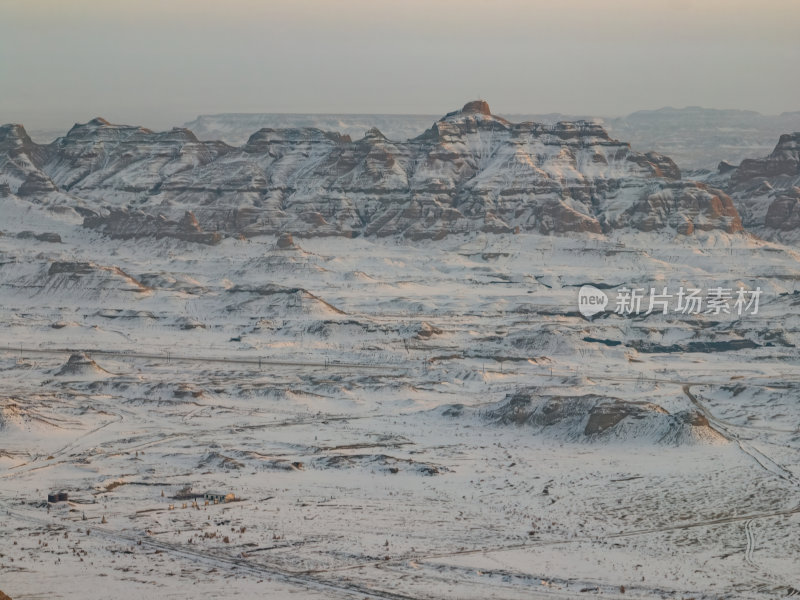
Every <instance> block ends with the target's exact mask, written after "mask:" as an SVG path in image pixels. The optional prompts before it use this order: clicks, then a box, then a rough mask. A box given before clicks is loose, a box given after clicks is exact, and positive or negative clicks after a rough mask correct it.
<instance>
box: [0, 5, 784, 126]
mask: <svg viewBox="0 0 800 600" xmlns="http://www.w3.org/2000/svg"><path fill="white" fill-rule="evenodd" d="M799 24H800V2H798V0H759V1H754V0H750V1H747V2H745V1H740V0H658V1H651V0H602V1H601V0H493V1H490V0H458V1H456V0H395V1H391V2H390V1H384V0H338V1H337V0H263V1H256V0H224V1H223V0H218V1H215V2H205V1H200V0H135V1H125V0H69V1H66V0H0V123H7V122H22V123H24V124H25V125H26V126H27V127H28V128H29V129H37V128H49V127H62V126H68V125H71V124H72V123H73V122H78V121H80V122H85V121H87V120H89V119H90V118H92V117H94V116H97V115H102V116H104V117H106V118H108V119H109V120H112V121H117V122H126V123H136V124H143V125H147V126H150V127H154V128H165V127H169V126H171V125H180V124H182V123H184V122H185V121H188V120H190V119H192V118H194V117H195V116H196V115H197V114H200V113H214V112H328V113H330V112H349V113H425V114H443V113H445V112H447V111H449V110H453V109H455V108H459V107H460V106H461V105H462V104H464V102H466V101H468V100H470V99H474V98H477V97H481V98H485V99H486V100H488V101H489V103H490V105H491V107H492V110H493V112H495V113H499V114H503V113H506V114H507V113H543V112H564V113H573V114H574V113H582V114H598V115H608V116H613V115H621V114H627V113H629V112H632V111H634V110H638V109H644V108H659V107H661V106H667V105H670V106H677V107H682V106H686V105H700V106H706V107H714V108H747V109H753V110H758V111H760V112H763V113H770V114H774V113H779V112H783V111H788V110H800V35H798V33H797V27H798V25H799Z"/></svg>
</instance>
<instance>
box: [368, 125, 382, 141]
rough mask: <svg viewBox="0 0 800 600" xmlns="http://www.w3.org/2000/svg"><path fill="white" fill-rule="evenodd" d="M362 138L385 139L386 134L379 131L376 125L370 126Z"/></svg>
mask: <svg viewBox="0 0 800 600" xmlns="http://www.w3.org/2000/svg"><path fill="white" fill-rule="evenodd" d="M364 139H367V140H385V139H386V136H385V135H383V133H381V130H380V129H378V128H377V127H371V128H370V129H369V130H368V131H367V132H366V133H365V134H364Z"/></svg>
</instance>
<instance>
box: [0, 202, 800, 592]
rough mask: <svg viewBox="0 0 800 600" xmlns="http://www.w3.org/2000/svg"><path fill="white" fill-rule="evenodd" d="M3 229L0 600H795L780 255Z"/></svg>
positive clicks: (63, 220) (746, 240)
mask: <svg viewBox="0 0 800 600" xmlns="http://www.w3.org/2000/svg"><path fill="white" fill-rule="evenodd" d="M0 217H2V218H1V219H0V223H1V225H0V230H2V231H3V232H5V234H6V235H3V236H0V346H2V347H3V349H2V351H0V373H2V383H3V386H2V391H0V589H2V590H3V591H4V592H5V593H7V594H8V595H10V596H11V597H12V598H14V599H15V600H19V599H20V598H44V597H47V598H85V599H91V598H104V599H105V598H109V597H110V598H134V597H140V596H141V594H143V593H145V594H150V595H151V596H152V597H156V598H187V597H190V596H191V597H196V596H207V597H216V598H219V597H244V598H251V597H269V598H359V599H360V598H462V599H463V598H474V599H476V600H477V599H488V598H497V599H500V598H502V599H511V598H576V597H596V596H602V597H612V598H614V597H624V598H630V597H634V598H696V599H700V598H708V599H711V598H773V597H782V596H787V595H791V594H797V593H800V592H798V590H800V573H799V572H798V569H797V564H798V562H800V538H799V537H798V535H797V532H798V525H800V504H798V497H799V496H798V492H800V429H799V427H800V403H798V401H797V400H798V396H799V395H800V381H798V379H799V378H800V370H799V369H798V358H800V352H798V350H797V346H798V344H800V333H799V332H800V314H799V313H800V311H798V305H800V291H798V289H797V285H798V284H797V281H798V276H799V275H800V256H798V253H797V251H795V250H792V249H791V248H788V247H785V246H781V245H777V244H769V243H765V242H760V241H757V240H754V239H752V238H750V237H747V236H745V235H728V234H724V233H720V232H711V233H702V232H700V233H698V234H696V236H694V237H686V236H679V237H678V238H673V237H671V236H667V235H664V234H644V233H641V234H636V233H630V232H627V233H625V234H624V236H623V237H618V238H615V237H610V238H607V237H602V236H592V235H589V234H582V235H580V236H575V237H548V236H540V235H535V234H520V235H490V234H477V233H476V234H471V235H461V236H458V235H453V236H449V237H447V238H445V239H444V240H440V241H435V242H434V241H423V242H414V243H412V242H408V241H397V240H394V239H393V238H391V239H383V240H374V239H363V238H358V239H340V238H314V239H303V240H296V241H295V246H294V247H291V248H288V249H280V248H278V246H277V245H276V239H275V238H273V237H266V236H265V237H258V238H255V239H252V240H250V241H238V240H235V239H226V240H224V241H223V242H222V243H221V244H219V245H217V246H204V245H199V244H190V243H185V242H180V241H177V240H171V239H162V240H157V241H152V240H138V241H120V240H109V239H107V238H104V237H102V236H100V235H99V234H97V233H95V232H92V231H89V230H85V229H82V228H81V227H80V226H79V223H78V222H75V221H74V220H73V218H72V217H67V216H58V215H54V214H53V213H50V212H46V211H44V209H39V208H37V207H36V206H35V205H33V204H27V203H17V204H14V203H12V202H10V201H8V202H5V203H4V204H3V205H2V208H1V209H0ZM24 230H30V231H33V232H34V233H36V234H39V233H45V232H50V233H57V234H59V235H60V236H61V239H62V243H48V242H43V241H39V240H37V239H36V238H34V237H30V236H28V237H23V238H18V237H17V236H16V232H19V231H24ZM621 235H622V234H621ZM584 284H593V285H596V286H598V287H606V286H608V287H610V288H612V289H611V290H610V292H611V293H612V294H613V292H614V290H618V289H619V288H620V287H621V286H627V287H634V286H635V287H644V288H647V287H650V286H658V287H664V286H669V287H670V288H677V287H678V286H680V285H685V286H691V287H702V288H710V287H714V286H719V285H721V286H724V287H730V288H737V287H738V286H739V285H743V286H746V287H748V288H754V287H756V286H758V287H760V288H761V289H762V291H763V295H762V297H761V305H760V310H759V313H758V314H757V315H752V314H747V315H744V316H742V317H741V318H738V319H737V318H732V317H729V316H722V317H721V318H716V317H713V316H711V315H689V316H682V315H673V314H668V315H657V316H656V315H650V316H639V317H622V316H619V315H616V314H613V313H609V312H606V313H604V314H601V315H598V316H597V317H595V318H594V319H593V320H591V321H589V320H586V319H584V318H583V317H581V316H580V314H579V313H578V306H577V297H578V289H579V288H580V286H582V285H584ZM71 356H72V358H70V357H71ZM62 490H63V491H67V492H68V493H69V498H70V501H69V502H59V503H54V504H48V502H47V495H48V493H52V492H58V491H62ZM209 490H219V491H221V492H226V493H227V492H230V493H233V494H235V496H236V498H237V500H236V501H235V502H230V503H223V504H213V503H210V504H208V505H206V503H205V501H204V499H203V498H202V494H203V493H204V492H206V491H209ZM197 494H200V495H201V496H200V497H197V496H196V495H197Z"/></svg>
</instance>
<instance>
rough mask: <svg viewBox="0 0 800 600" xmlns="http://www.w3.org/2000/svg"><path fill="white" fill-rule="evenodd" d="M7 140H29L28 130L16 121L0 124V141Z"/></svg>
mask: <svg viewBox="0 0 800 600" xmlns="http://www.w3.org/2000/svg"><path fill="white" fill-rule="evenodd" d="M8 140H16V141H24V142H30V141H31V139H30V137H28V132H27V131H25V128H24V127H23V126H22V125H19V124H17V123H8V124H6V125H0V142H4V141H8Z"/></svg>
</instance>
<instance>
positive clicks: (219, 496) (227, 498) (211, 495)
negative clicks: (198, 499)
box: [203, 492, 236, 504]
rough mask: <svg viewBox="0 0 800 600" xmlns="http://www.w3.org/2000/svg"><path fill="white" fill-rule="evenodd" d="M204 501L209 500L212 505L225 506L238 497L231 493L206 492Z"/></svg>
mask: <svg viewBox="0 0 800 600" xmlns="http://www.w3.org/2000/svg"><path fill="white" fill-rule="evenodd" d="M203 500H207V501H208V502H210V503H212V504H223V503H225V502H233V501H234V500H236V496H235V495H234V494H232V493H230V492H228V493H225V492H206V493H205V494H203Z"/></svg>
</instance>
